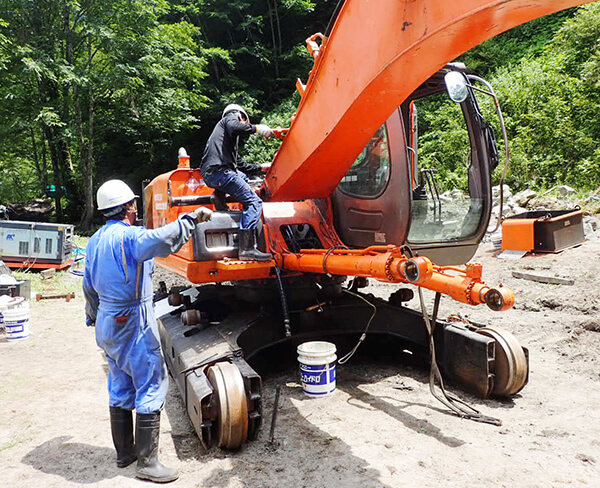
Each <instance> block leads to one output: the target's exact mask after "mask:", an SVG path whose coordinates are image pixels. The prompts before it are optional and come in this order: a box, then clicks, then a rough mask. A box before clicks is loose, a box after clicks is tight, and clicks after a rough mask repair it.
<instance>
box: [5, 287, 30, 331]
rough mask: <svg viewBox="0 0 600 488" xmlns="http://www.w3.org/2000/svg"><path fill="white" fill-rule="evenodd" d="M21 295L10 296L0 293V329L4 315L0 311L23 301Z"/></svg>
mask: <svg viewBox="0 0 600 488" xmlns="http://www.w3.org/2000/svg"><path fill="white" fill-rule="evenodd" d="M24 300H25V299H24V298H23V297H12V296H10V295H0V330H2V329H4V316H3V315H2V313H3V312H4V311H5V310H6V309H8V308H10V307H14V306H17V305H20V304H21V303H23V301H24Z"/></svg>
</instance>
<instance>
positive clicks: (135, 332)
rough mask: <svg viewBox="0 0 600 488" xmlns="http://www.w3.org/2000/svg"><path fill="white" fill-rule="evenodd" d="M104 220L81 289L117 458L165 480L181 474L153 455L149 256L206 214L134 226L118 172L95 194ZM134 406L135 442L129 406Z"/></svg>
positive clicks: (155, 412) (163, 376)
mask: <svg viewBox="0 0 600 488" xmlns="http://www.w3.org/2000/svg"><path fill="white" fill-rule="evenodd" d="M96 197H97V202H98V210H100V211H101V212H102V214H103V215H104V216H105V218H106V220H107V222H106V224H105V225H104V226H103V227H102V228H101V229H100V230H98V232H96V233H95V234H94V235H93V236H92V237H91V239H90V241H89V243H88V245H87V250H86V265H85V273H84V279H83V291H84V295H85V299H86V322H87V324H88V325H95V327H96V342H97V344H98V346H99V347H101V348H102V349H103V350H104V352H105V353H106V359H107V361H108V365H109V371H108V393H109V405H110V421H111V430H112V437H113V442H114V445H115V448H116V450H117V466H118V467H120V468H123V467H126V466H129V465H130V464H132V463H133V462H134V461H135V460H137V467H136V476H137V477H138V478H141V479H146V480H150V481H155V482H159V483H167V482H170V481H174V480H176V479H177V478H178V477H179V474H178V472H177V470H175V469H171V468H167V467H165V466H163V465H162V464H161V463H160V462H159V460H158V457H157V454H158V436H159V429H160V411H161V410H162V408H163V406H164V403H165V397H166V394H167V388H168V376H167V370H166V365H165V361H164V358H163V355H162V351H161V346H160V339H159V335H158V327H157V323H156V319H155V318H154V308H153V304H152V296H153V286H152V272H153V269H154V259H153V258H154V257H155V256H161V257H166V256H168V255H169V254H170V253H172V252H177V251H178V250H179V249H180V248H181V246H183V245H184V244H185V243H186V242H187V241H188V240H189V239H190V237H191V235H192V232H193V231H194V229H195V228H196V225H197V224H198V223H200V222H205V221H207V220H210V218H211V213H212V212H211V210H209V209H207V208H205V207H200V208H198V209H197V210H195V211H194V212H192V213H190V214H185V215H182V216H180V218H179V219H177V220H176V221H175V222H171V223H170V224H168V225H165V226H163V227H160V228H158V229H152V230H148V229H145V228H143V227H136V226H132V225H131V224H132V223H133V221H134V219H135V215H136V201H135V199H136V195H134V193H133V192H132V191H131V189H130V188H129V187H128V186H127V185H126V184H125V183H124V182H123V181H120V180H110V181H107V182H106V183H104V184H103V185H102V186H101V187H100V188H99V189H98V193H97V195H96ZM133 409H135V410H136V425H135V442H134V435H133V415H132V410H133Z"/></svg>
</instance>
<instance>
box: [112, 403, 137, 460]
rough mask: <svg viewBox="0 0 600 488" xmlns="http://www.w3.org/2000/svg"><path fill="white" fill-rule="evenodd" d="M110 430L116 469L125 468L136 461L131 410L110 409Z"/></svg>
mask: <svg viewBox="0 0 600 488" xmlns="http://www.w3.org/2000/svg"><path fill="white" fill-rule="evenodd" d="M110 429H111V431H112V438H113V442H114V444H115V449H116V450H117V467H119V468H126V467H127V466H129V465H130V464H131V463H132V462H134V461H135V460H136V459H137V456H136V455H135V445H134V443H133V414H132V413H131V410H125V409H123V408H118V407H110Z"/></svg>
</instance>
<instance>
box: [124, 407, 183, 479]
mask: <svg viewBox="0 0 600 488" xmlns="http://www.w3.org/2000/svg"><path fill="white" fill-rule="evenodd" d="M159 434H160V412H154V413H138V414H137V417H136V423H135V440H136V443H135V445H136V448H137V458H138V464H137V467H136V468H135V475H136V476H137V477H138V478H140V479H143V480H149V481H154V482H155V483H169V482H171V481H175V480H176V479H177V478H179V473H178V472H177V470H176V469H171V468H167V467H165V466H163V465H162V464H161V463H160V461H159V460H158V436H159Z"/></svg>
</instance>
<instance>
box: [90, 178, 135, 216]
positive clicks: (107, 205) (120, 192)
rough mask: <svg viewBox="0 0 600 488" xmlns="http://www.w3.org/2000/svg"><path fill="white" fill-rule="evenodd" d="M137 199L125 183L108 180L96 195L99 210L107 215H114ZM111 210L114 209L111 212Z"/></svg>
mask: <svg viewBox="0 0 600 488" xmlns="http://www.w3.org/2000/svg"><path fill="white" fill-rule="evenodd" d="M135 198H137V195H136V194H134V193H133V192H132V191H131V188H129V186H127V184H126V183H125V182H124V181H121V180H108V181H107V182H106V183H104V184H103V185H102V186H101V187H100V188H98V192H97V193H96V201H97V202H98V210H100V211H101V212H102V213H103V214H105V215H112V214H114V213H117V212H118V211H119V210H120V207H121V206H123V205H125V204H126V203H129V202H131V201H132V200H134V199H135ZM110 209H114V210H115V211H114V212H111V211H110Z"/></svg>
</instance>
